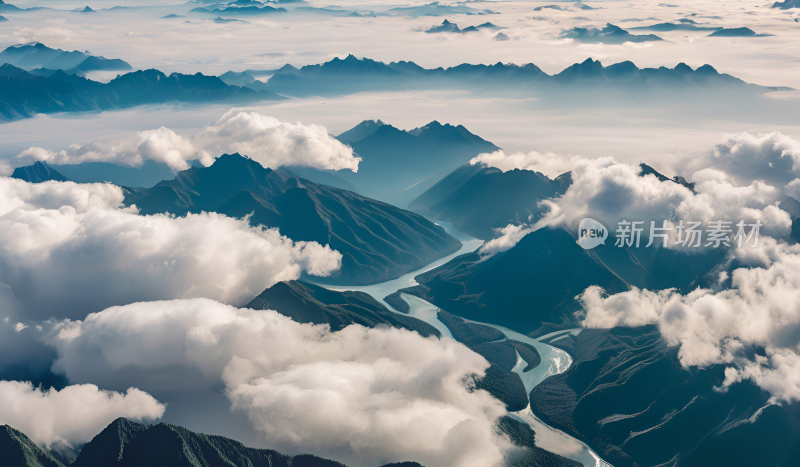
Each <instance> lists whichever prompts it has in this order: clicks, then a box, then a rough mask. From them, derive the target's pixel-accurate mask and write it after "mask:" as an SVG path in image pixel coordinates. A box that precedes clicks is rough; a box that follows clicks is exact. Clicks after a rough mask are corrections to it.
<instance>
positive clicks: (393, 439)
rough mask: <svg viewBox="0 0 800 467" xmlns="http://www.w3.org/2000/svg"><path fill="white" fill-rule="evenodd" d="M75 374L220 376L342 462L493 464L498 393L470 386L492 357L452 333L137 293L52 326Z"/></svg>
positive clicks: (184, 380) (276, 441) (289, 440)
mask: <svg viewBox="0 0 800 467" xmlns="http://www.w3.org/2000/svg"><path fill="white" fill-rule="evenodd" d="M48 335H49V336H50V337H49V340H48V342H50V345H53V346H54V347H55V348H56V350H57V352H58V359H57V360H56V363H55V365H54V369H55V370H56V371H59V372H63V373H64V374H65V375H66V376H67V377H68V378H69V380H70V381H72V382H87V381H93V382H98V383H100V384H105V385H108V387H124V386H126V385H128V384H129V383H131V382H133V381H135V382H136V384H137V386H138V387H140V388H143V389H146V390H149V391H151V392H152V391H154V390H159V389H164V388H165V387H169V388H177V387H181V385H183V386H185V387H188V386H193V387H194V386H197V385H202V384H207V385H213V384H214V383H215V382H223V383H224V385H225V388H226V389H225V391H226V394H227V395H228V398H229V399H230V401H231V405H232V407H233V409H234V410H237V411H242V412H244V413H246V414H247V416H248V417H249V419H250V421H251V422H252V424H253V426H254V427H255V429H256V430H258V431H259V432H261V433H263V435H264V437H265V439H266V441H267V442H268V443H269V444H270V445H271V447H274V448H277V449H280V450H283V451H284V452H308V451H312V452H314V453H315V454H318V455H322V456H327V457H332V458H335V459H337V460H340V461H343V462H347V463H348V465H356V466H374V465H381V464H383V463H387V462H397V461H401V460H413V461H417V462H420V463H422V464H423V465H426V466H430V467H437V466H476V467H477V466H487V465H495V464H496V463H498V462H500V461H502V460H503V458H504V456H505V455H506V454H508V452H510V451H509V450H510V449H511V447H510V445H509V442H508V441H507V440H505V439H503V438H501V437H498V436H497V434H496V433H495V425H496V422H497V419H498V417H500V416H502V415H504V414H505V413H506V411H505V408H504V407H503V405H502V403H500V402H499V401H497V400H496V399H494V398H493V397H491V395H489V394H488V393H487V392H485V391H482V390H475V389H474V386H473V384H472V381H473V378H474V377H476V376H482V375H483V374H484V372H485V370H486V368H487V367H488V366H489V364H488V362H487V361H486V360H485V359H484V358H483V357H481V356H480V355H478V354H476V353H474V352H472V351H471V350H469V349H468V348H467V347H465V346H464V345H462V344H459V343H457V342H455V341H452V340H446V339H445V340H439V339H436V338H423V337H422V336H420V335H419V334H417V333H415V332H411V331H407V330H402V329H396V328H377V329H369V328H365V327H362V326H358V325H352V326H349V327H347V328H345V329H343V330H341V331H339V332H330V330H329V328H328V326H327V325H311V324H300V323H297V322H295V321H292V320H291V319H289V318H287V317H285V316H282V315H280V314H278V313H277V312H275V311H272V310H258V311H257V310H249V309H237V308H234V307H231V306H228V305H224V304H221V303H218V302H214V301H211V300H208V299H191V300H173V301H165V302H149V303H136V304H131V305H126V306H121V307H113V308H109V309H107V310H104V311H102V312H100V313H95V314H91V315H89V316H87V317H86V319H84V320H83V321H68V320H67V321H61V322H59V323H55V324H54V325H53V328H51V329H50V330H48Z"/></svg>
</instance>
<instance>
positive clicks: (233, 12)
mask: <svg viewBox="0 0 800 467" xmlns="http://www.w3.org/2000/svg"><path fill="white" fill-rule="evenodd" d="M189 13H207V14H211V15H214V16H222V17H242V16H244V17H247V16H263V15H272V14H276V13H286V8H275V7H271V6H269V5H264V6H255V5H253V6H244V7H240V6H229V7H225V8H214V9H213V10H209V9H208V8H203V7H197V8H192V9H191V10H189Z"/></svg>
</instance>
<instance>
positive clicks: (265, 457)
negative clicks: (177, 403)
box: [9, 418, 344, 467]
mask: <svg viewBox="0 0 800 467" xmlns="http://www.w3.org/2000/svg"><path fill="white" fill-rule="evenodd" d="M72 465H73V466H75V467H113V466H118V467H182V466H185V467H201V466H207V467H211V466H220V467H221V466H226V467H300V466H307V467H344V466H343V465H342V464H340V463H339V462H335V461H331V460H326V459H322V458H319V457H316V456H311V455H308V454H304V455H300V456H294V457H292V456H286V455H283V454H280V453H278V452H276V451H273V450H269V449H253V448H248V447H246V446H244V445H243V444H242V443H239V442H238V441H234V440H232V439H228V438H224V437H222V436H210V435H203V434H199V433H194V432H192V431H189V430H187V429H185V428H181V427H179V426H174V425H168V424H165V423H159V424H158V425H153V426H145V425H139V424H137V423H132V422H130V421H128V420H126V419H124V418H120V419H117V420H115V421H114V422H112V423H111V424H110V425H109V426H108V427H106V428H105V429H104V430H103V431H102V432H100V434H98V435H97V436H95V437H94V439H92V440H91V441H90V442H89V443H87V444H86V446H84V448H83V450H82V451H81V453H80V455H79V456H78V459H77V460H76V461H75V463H73V464H72ZM9 467H16V466H9Z"/></svg>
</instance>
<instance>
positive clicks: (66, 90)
mask: <svg viewBox="0 0 800 467" xmlns="http://www.w3.org/2000/svg"><path fill="white" fill-rule="evenodd" d="M104 63H106V62H103V61H94V62H93V64H92V66H91V67H90V68H92V69H97V67H98V66H101V65H102V64H104ZM277 99H283V98H282V97H281V96H278V95H277V94H275V93H273V92H271V91H261V92H258V91H254V90H252V89H246V88H239V87H237V86H228V85H227V84H225V83H224V82H222V80H220V79H219V78H217V77H216V76H204V75H202V74H200V73H197V74H194V75H184V74H180V73H172V74H171V75H169V76H167V75H165V74H164V73H162V72H160V71H158V70H143V71H134V72H131V73H128V74H125V75H122V76H118V77H117V78H115V79H113V80H111V81H110V82H109V83H99V82H96V81H91V80H88V79H86V78H82V77H81V76H78V75H69V74H67V73H65V72H64V71H61V70H58V71H55V72H53V73H52V74H50V75H49V76H35V75H34V74H31V73H28V72H27V71H25V70H22V69H20V68H17V67H15V66H13V65H9V64H8V63H6V64H4V65H1V66H0V121H11V120H17V119H21V118H29V117H32V116H33V115H35V114H37V113H43V114H50V113H58V112H86V111H101V110H111V109H120V108H127V107H134V106H137V105H144V104H163V103H168V102H231V103H244V102H255V101H262V100H277Z"/></svg>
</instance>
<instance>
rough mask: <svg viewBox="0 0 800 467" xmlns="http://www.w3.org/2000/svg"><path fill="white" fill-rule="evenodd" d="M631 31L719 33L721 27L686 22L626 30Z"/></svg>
mask: <svg viewBox="0 0 800 467" xmlns="http://www.w3.org/2000/svg"><path fill="white" fill-rule="evenodd" d="M628 29H629V30H631V31H634V30H643V29H646V30H651V31H658V32H671V31H719V30H720V29H722V28H721V27H705V26H697V25H696V24H695V23H694V22H691V23H686V22H679V23H677V24H676V23H658V24H652V25H650V26H637V27H635V28H628Z"/></svg>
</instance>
